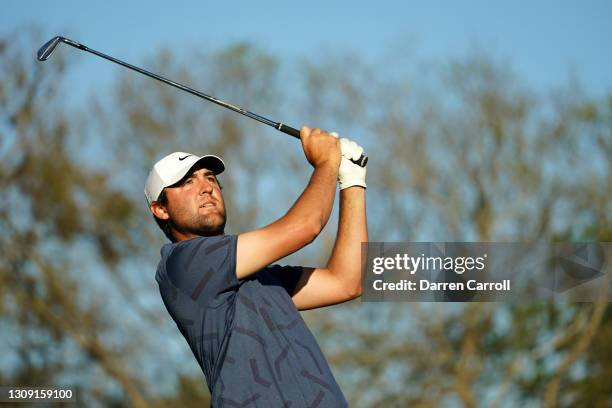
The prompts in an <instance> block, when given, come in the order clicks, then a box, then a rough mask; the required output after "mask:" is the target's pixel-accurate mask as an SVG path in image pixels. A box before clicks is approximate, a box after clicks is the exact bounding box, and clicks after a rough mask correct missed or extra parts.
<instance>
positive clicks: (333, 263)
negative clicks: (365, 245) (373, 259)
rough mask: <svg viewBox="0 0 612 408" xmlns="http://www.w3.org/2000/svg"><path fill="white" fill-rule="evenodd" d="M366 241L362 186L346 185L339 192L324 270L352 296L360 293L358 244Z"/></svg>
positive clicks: (363, 190) (366, 231) (366, 227)
mask: <svg viewBox="0 0 612 408" xmlns="http://www.w3.org/2000/svg"><path fill="white" fill-rule="evenodd" d="M367 240H368V226H367V220H366V203H365V189H364V188H361V187H349V188H347V189H344V190H342V191H340V217H339V220H338V235H337V237H336V243H335V244H334V249H333V251H332V254H331V257H330V258H329V262H328V264H327V269H329V270H330V272H331V273H333V274H334V276H336V277H337V278H338V279H339V280H341V282H342V283H343V286H344V287H345V288H346V289H347V291H348V292H349V293H350V294H351V295H352V296H353V297H355V296H359V295H360V294H361V243H362V242H367Z"/></svg>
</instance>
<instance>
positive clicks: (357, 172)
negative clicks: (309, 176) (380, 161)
mask: <svg viewBox="0 0 612 408" xmlns="http://www.w3.org/2000/svg"><path fill="white" fill-rule="evenodd" d="M330 134H331V135H333V136H335V137H338V134H337V133H335V132H332V133H330ZM340 150H341V151H342V161H341V162H340V169H339V172H338V183H339V184H340V190H344V189H345V188H349V187H353V186H361V187H363V188H366V182H365V177H366V168H365V167H361V166H359V165H358V164H355V163H353V162H352V161H351V159H353V160H357V159H359V158H360V157H361V155H362V154H363V148H362V147H361V146H359V145H358V144H357V143H355V142H353V141H352V140H349V139H346V138H342V139H340Z"/></svg>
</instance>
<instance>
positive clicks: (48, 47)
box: [36, 36, 63, 61]
mask: <svg viewBox="0 0 612 408" xmlns="http://www.w3.org/2000/svg"><path fill="white" fill-rule="evenodd" d="M62 40H63V38H62V37H59V36H58V37H53V38H52V39H50V40H49V41H47V42H46V43H45V45H43V46H42V47H40V49H39V50H38V52H37V53H36V56H37V57H38V60H39V61H45V60H47V58H49V56H50V55H51V53H53V50H55V47H57V44H59V42H60V41H62Z"/></svg>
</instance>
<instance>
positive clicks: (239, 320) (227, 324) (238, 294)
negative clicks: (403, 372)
mask: <svg viewBox="0 0 612 408" xmlns="http://www.w3.org/2000/svg"><path fill="white" fill-rule="evenodd" d="M236 243H237V236H235V235H223V236H218V237H198V238H194V239H190V240H186V241H181V242H177V243H172V244H166V245H164V246H163V247H162V249H161V260H160V262H159V264H158V267H157V273H156V276H155V279H156V280H157V282H158V284H159V290H160V293H161V296H162V299H163V301H164V304H165V306H166V308H167V309H168V312H169V313H170V316H172V319H174V321H175V323H176V325H177V327H178V329H179V331H180V332H181V333H182V334H183V336H184V337H185V339H186V340H187V343H188V344H189V347H190V348H191V351H192V352H193V354H194V356H195V357H196V359H197V360H198V363H199V364H200V367H201V368H202V371H203V372H204V375H205V377H206V381H207V383H208V388H209V390H210V392H211V401H212V406H214V407H265V408H270V407H284V408H290V407H291V408H299V407H334V408H336V407H346V406H348V404H347V402H346V400H345V398H344V396H343V395H342V391H341V390H340V387H338V384H337V383H336V380H335V379H334V376H333V374H332V372H331V370H330V368H329V366H328V365H327V361H326V360H325V357H324V356H323V353H322V352H321V349H320V348H319V346H318V344H317V342H316V340H315V338H314V337H313V335H312V333H311V332H310V330H309V329H308V327H307V326H306V324H305V323H304V321H303V319H302V317H301V315H300V313H299V311H298V310H297V308H296V307H295V305H294V303H293V301H292V300H291V294H293V292H294V291H295V287H296V285H297V282H298V280H299V278H300V275H301V273H302V268H301V267H290V266H278V265H272V266H268V267H267V268H264V269H262V270H261V271H259V272H257V273H255V274H253V275H251V276H249V277H248V278H246V279H240V280H239V279H237V277H236Z"/></svg>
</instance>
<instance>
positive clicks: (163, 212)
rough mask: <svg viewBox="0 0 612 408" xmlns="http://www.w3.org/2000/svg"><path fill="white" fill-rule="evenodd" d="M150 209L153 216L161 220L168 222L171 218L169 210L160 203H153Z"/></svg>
mask: <svg viewBox="0 0 612 408" xmlns="http://www.w3.org/2000/svg"><path fill="white" fill-rule="evenodd" d="M149 208H150V209H151V212H152V213H153V215H154V216H156V217H157V218H159V219H161V220H167V219H168V218H170V214H168V210H167V209H166V207H165V206H164V205H163V204H161V203H160V202H159V201H153V202H152V203H151V205H150V206H149Z"/></svg>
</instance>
